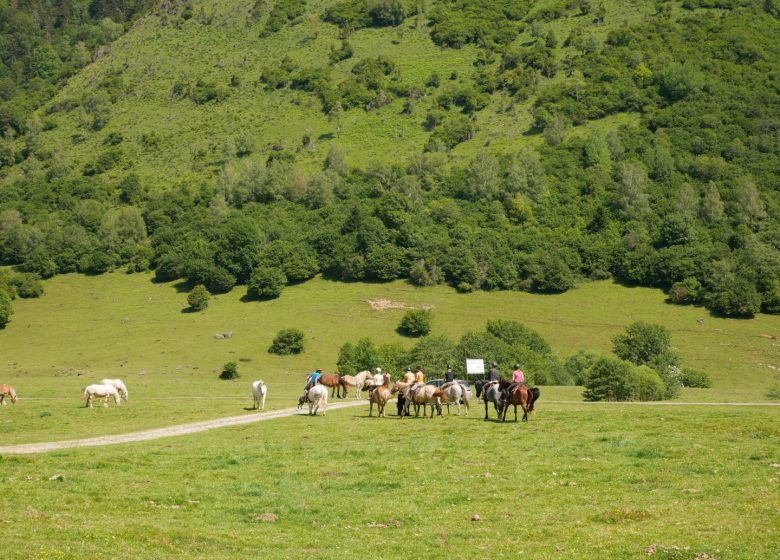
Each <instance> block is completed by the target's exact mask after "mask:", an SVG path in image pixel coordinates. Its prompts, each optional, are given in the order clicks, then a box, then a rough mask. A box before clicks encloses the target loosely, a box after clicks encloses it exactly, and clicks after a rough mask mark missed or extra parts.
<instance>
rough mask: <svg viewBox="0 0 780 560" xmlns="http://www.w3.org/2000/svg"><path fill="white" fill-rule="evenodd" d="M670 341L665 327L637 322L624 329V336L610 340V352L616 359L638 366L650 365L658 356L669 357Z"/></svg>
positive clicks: (620, 335)
mask: <svg viewBox="0 0 780 560" xmlns="http://www.w3.org/2000/svg"><path fill="white" fill-rule="evenodd" d="M671 340H672V339H671V335H670V334H669V331H668V330H667V329H666V327H664V326H662V325H654V324H649V323H645V322H644V321H637V322H635V323H632V324H630V325H629V326H627V327H626V332H625V334H619V335H617V336H615V337H614V338H613V339H612V342H613V344H614V346H613V348H612V351H613V352H614V353H615V355H616V356H617V357H618V358H620V359H622V360H628V361H629V362H633V363H634V364H636V365H638V366H641V365H650V364H651V363H652V362H653V360H654V359H655V358H656V357H658V356H661V355H670V356H671V351H670V345H671Z"/></svg>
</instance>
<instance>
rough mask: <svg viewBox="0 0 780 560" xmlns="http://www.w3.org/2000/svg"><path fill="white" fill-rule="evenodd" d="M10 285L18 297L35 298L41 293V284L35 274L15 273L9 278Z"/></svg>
mask: <svg viewBox="0 0 780 560" xmlns="http://www.w3.org/2000/svg"><path fill="white" fill-rule="evenodd" d="M11 285H12V286H13V287H14V288H15V289H16V294H17V295H18V296H19V297H20V298H37V297H40V296H42V295H43V284H42V283H41V279H40V278H39V277H38V275H36V274H17V275H15V276H13V277H12V278H11Z"/></svg>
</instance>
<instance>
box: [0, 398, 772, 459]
mask: <svg viewBox="0 0 780 560" xmlns="http://www.w3.org/2000/svg"><path fill="white" fill-rule="evenodd" d="M546 402H547V403H550V404H579V405H582V404H584V405H623V406H626V405H628V406H780V403H770V402H736V403H734V402H732V403H729V402H668V401H667V402H656V401H654V402H583V401H546ZM366 404H368V401H366V400H363V399H361V400H357V401H353V402H339V403H333V404H329V405H328V410H338V409H341V408H350V407H353V406H360V405H366ZM296 414H298V415H306V414H307V413H306V412H303V411H302V410H300V409H298V408H283V409H281V410H274V411H271V412H258V413H257V414H247V415H244V416H228V417H226V418H217V419H215V420H204V421H202V422H192V423H189V424H178V425H176V426H168V427H167V428H155V429H152V430H144V431H142V432H132V433H129V434H116V435H113V436H100V437H94V438H86V439H71V440H65V441H51V442H45V443H26V444H20V445H8V446H5V447H0V455H31V454H34V453H46V452H48V451H58V450H60V449H73V448H75V447H96V446H101V445H113V444H116V443H131V442H135V441H148V440H151V439H160V438H164V437H173V436H183V435H187V434H194V433H198V432H205V431H206V430H213V429H215V428H225V427H227V426H240V425H242V424H250V423H252V422H261V421H263V420H273V419H274V418H285V417H287V416H294V415H296Z"/></svg>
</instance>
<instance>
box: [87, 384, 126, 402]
mask: <svg viewBox="0 0 780 560" xmlns="http://www.w3.org/2000/svg"><path fill="white" fill-rule="evenodd" d="M108 397H114V403H115V404H116V405H117V406H119V405H120V404H121V403H120V401H119V392H118V391H117V390H116V387H114V386H113V385H100V384H99V383H96V384H94V385H89V386H87V388H86V389H84V398H85V399H87V404H86V406H88V407H89V408H92V399H94V398H99V399H103V407H104V408H108Z"/></svg>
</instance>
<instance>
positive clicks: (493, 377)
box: [488, 362, 501, 381]
mask: <svg viewBox="0 0 780 560" xmlns="http://www.w3.org/2000/svg"><path fill="white" fill-rule="evenodd" d="M490 365H491V368H490V372H489V374H488V381H499V380H500V379H501V374H500V373H499V371H498V364H497V363H496V362H493V363H491V364H490Z"/></svg>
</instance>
